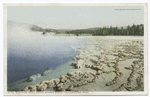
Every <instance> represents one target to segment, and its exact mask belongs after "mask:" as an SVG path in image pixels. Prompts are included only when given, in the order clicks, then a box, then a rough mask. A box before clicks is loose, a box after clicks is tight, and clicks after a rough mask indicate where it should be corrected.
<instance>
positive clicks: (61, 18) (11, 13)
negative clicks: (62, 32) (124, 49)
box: [7, 6, 144, 29]
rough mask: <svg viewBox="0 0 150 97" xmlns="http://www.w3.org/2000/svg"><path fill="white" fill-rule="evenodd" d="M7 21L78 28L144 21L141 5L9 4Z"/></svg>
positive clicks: (61, 27) (121, 24)
mask: <svg viewBox="0 0 150 97" xmlns="http://www.w3.org/2000/svg"><path fill="white" fill-rule="evenodd" d="M115 9H126V10H115ZM129 9H132V10H129ZM7 20H9V21H15V22H22V23H28V24H35V25H38V26H40V27H43V28H54V29H82V28H92V27H102V26H109V25H112V26H127V25H132V24H133V23H134V24H144V7H142V6H130V7H129V6H124V7H119V6H114V7H113V6H65V7H64V6H62V7H61V6H43V7H41V6H40V7H39V6H37V7H35V6H24V7H21V6H9V7H8V8H7Z"/></svg>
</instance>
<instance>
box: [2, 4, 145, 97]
mask: <svg viewBox="0 0 150 97" xmlns="http://www.w3.org/2000/svg"><path fill="white" fill-rule="evenodd" d="M7 6H144V70H145V71H144V91H143V92H139V91H136V92H101V91H100V92H60V93H59V92H47V91H44V92H21V91H19V92H8V91H7ZM3 8H4V14H3V16H4V22H3V23H4V24H3V25H4V27H3V28H4V33H3V35H4V36H3V37H4V55H3V56H4V95H5V96H6V95H12V96H14V95H16V96H17V95H22V96H23V95H24V96H27V95H38V96H41V95H148V4H147V3H4V4H3Z"/></svg>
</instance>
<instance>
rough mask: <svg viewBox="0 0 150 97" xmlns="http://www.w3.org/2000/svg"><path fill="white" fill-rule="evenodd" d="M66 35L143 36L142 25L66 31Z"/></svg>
mask: <svg viewBox="0 0 150 97" xmlns="http://www.w3.org/2000/svg"><path fill="white" fill-rule="evenodd" d="M66 34H75V35H77V36H79V35H80V34H92V35H93V36H107V35H109V36H110V35H121V36H123V35H124V36H143V35H144V25H143V24H140V25H135V24H133V25H132V26H129V25H128V26H127V27H120V28H119V27H117V26H116V27H112V26H110V27H105V26H104V27H100V28H98V29H96V30H90V29H81V30H71V31H67V32H66Z"/></svg>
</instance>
